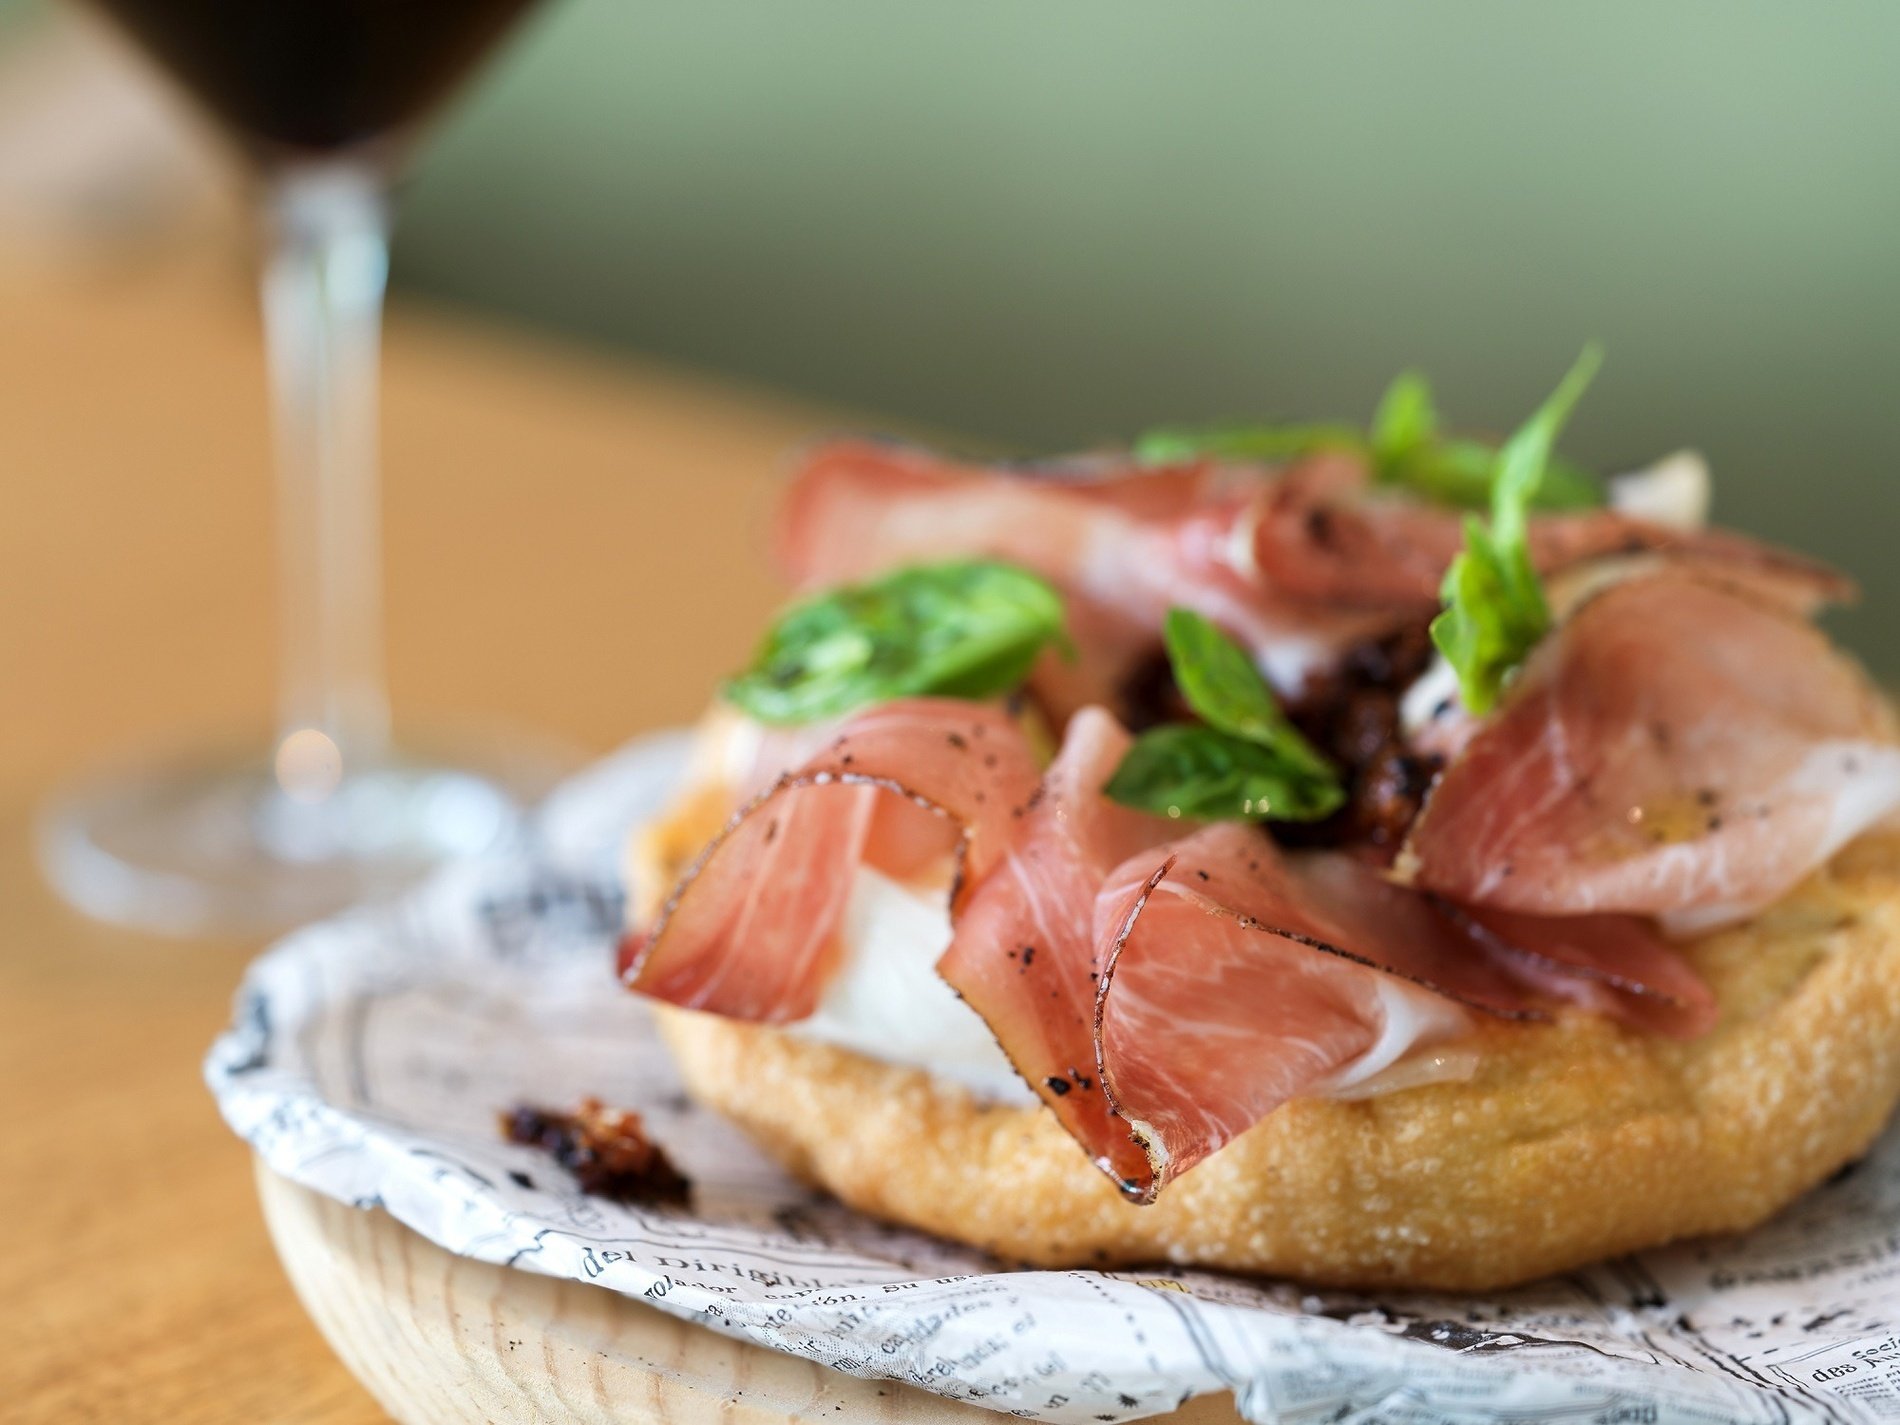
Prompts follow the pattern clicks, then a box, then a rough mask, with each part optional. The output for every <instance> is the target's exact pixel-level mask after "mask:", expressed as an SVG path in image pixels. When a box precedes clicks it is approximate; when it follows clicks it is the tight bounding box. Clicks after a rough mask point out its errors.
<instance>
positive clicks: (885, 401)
mask: <svg viewBox="0 0 1900 1425" xmlns="http://www.w3.org/2000/svg"><path fill="white" fill-rule="evenodd" d="M521 38H522V43H520V44H519V45H518V46H517V47H516V48H515V49H514V50H513V51H512V52H511V53H510V54H509V55H507V57H506V58H505V59H504V60H503V62H502V63H501V64H499V65H497V66H496V68H495V69H494V70H493V71H491V73H490V74H489V76H488V79H489V81H490V82H489V83H487V84H486V85H485V87H483V88H482V89H481V90H480V92H479V93H477V94H476V95H475V96H474V97H473V98H472V100H471V101H470V102H468V103H467V104H465V105H464V106H463V107H461V108H460V109H459V110H458V111H457V112H456V113H454V114H453V115H452V116H451V117H450V118H449V120H448V121H447V122H446V123H445V124H444V126H443V128H442V130H441V131H440V132H439V133H438V134H437V135H436V137H435V141H434V142H433V143H432V144H431V146H430V148H429V150H428V153H427V156H426V159H425V161H424V162H423V163H422V165H421V166H420V168H419V170H418V172H417V175H416V177H415V179H414V181H413V183H412V185H411V188H412V191H411V193H410V195H409V196H410V202H409V204H408V208H407V212H406V217H405V219H404V225H403V228H402V232H401V237H400V242H399V252H398V265H399V275H400V278H401V280H403V281H406V282H407V283H408V284H410V285H411V286H412V287H415V288H420V289H424V290H426V291H429V292H431V293H434V294H438V295H441V296H446V297H451V298H454V299H458V300H464V301H469V302H477V303H481V304H484V305H487V306H489V307H492V308H495V309H498V310H500V311H502V312H506V313H509V314H512V315H515V316H518V317H522V318H526V319H530V320H532V321H535V322H539V323H547V324H553V325H557V326H560V327H564V328H567V329H570V330H573V331H576V332H579V333H583V334H585V335H587V336H589V337H593V338H599V339H602V340H606V341H611V342H617V343H626V344H629V345H633V346H638V347H642V348H646V349H650V350H654V351H657V352H661V353H664V354H668V355H672V356H676V357H679V358H683V359H686V360H689V361H692V362H697V363H702V364H705V365H707V366H712V367H716V368H719V369H722V370H728V371H733V372H737V373H741V374H744V375H747V376H751V377H756V378H761V379H763V380H766V381H769V382H772V383H775V384H779V385H782V386H786V387H790V388H793V389H798V390H804V391H809V392H813V393H817V394H821V395H824V396H829V397H838V398H843V399H845V400H848V401H851V402H854V403H856V404H858V405H861V406H864V407H866V408H869V409H872V410H881V411H887V412H890V413H892V414H893V415H894V416H896V417H898V418H900V419H907V420H921V421H925V422H930V423H935V424H938V425H941V426H945V427H948V428H951V429H960V430H966V431H969V432H971V433H972V434H973V435H976V436H980V437H984V438H997V439H1002V440H1005V441H1008V442H1013V443H1018V444H1022V445H1026V446H1055V445H1064V444H1069V443H1074V442H1080V441H1089V440H1094V439H1097V438H1099V437H1103V436H1112V435H1116V434H1120V433H1124V432H1127V431H1130V430H1133V429H1135V428H1137V427H1139V426H1141V425H1142V424H1144V423H1146V422H1149V421H1152V420H1155V419H1158V418H1176V417H1198V416H1208V415H1216V414H1228V413H1236V412H1257V411H1260V412H1282V413H1310V414H1357V413H1360V412H1363V411H1365V410H1366V409H1367V407H1368V406H1369V405H1370V404H1371V402H1372V401H1373V399H1374V398H1375V396H1376V394H1377V392H1378V390H1379V388H1380V386H1381V385H1382V384H1383V382H1384V381H1385V379H1386V378H1387V377H1388V376H1389V375H1390V374H1391V373H1392V372H1394V371H1395V370H1396V369H1398V368H1399V367H1400V366H1402V365H1405V364H1408V363H1417V364H1420V365H1422V366H1424V367H1425V368H1426V369H1428V370H1429V371H1430V372H1431V373H1432V374H1433V375H1434V376H1435V377H1436V378H1437V380H1438V383H1439V387H1440V392H1441V396H1442V399H1443V401H1444V403H1445V404H1446V406H1447V407H1448V408H1449V409H1450V411H1451V413H1452V415H1453V416H1454V417H1455V418H1459V419H1462V420H1464V421H1467V422H1469V423H1471V424H1474V425H1479V426H1492V427H1497V426H1507V425H1509V424H1511V423H1512V422H1513V421H1514V420H1515V419H1516V417H1517V416H1519V415H1520V414H1522V413H1523V412H1524V411H1526V410H1527V409H1528V408H1529V407H1530V405H1531V404H1533V403H1534V401H1535V400H1536V399H1537V398H1538V397H1539V396H1540V395H1541V394H1542V393H1543V392H1544V391H1545V390H1546V389H1547V388H1548V387H1549V386H1550V385H1551V384H1552V383H1553V382H1554V380H1555V379H1556V377H1557V375H1558V374H1559V373H1560V372H1561V371H1562V369H1563V368H1564V366H1565V365H1566V364H1567V362H1568V361H1569V360H1570V358H1571V357H1572V356H1573V355H1574V354H1575V352H1576V350H1577V348H1578V346H1579V345H1580V343H1581V342H1582V341H1583V340H1584V338H1586V337H1588V336H1597V337H1600V338H1601V339H1602V340H1603V341H1604V342H1605V344H1606V346H1607V348H1608V351H1609V364H1608V366H1607V368H1606V370H1605V373H1604V375H1603V377H1602V379H1601V381H1600V383H1599V385H1598V387H1597V389H1596V391H1595V393H1594V394H1593V396H1592V397H1591V399H1590V401H1589V402H1588V403H1587V404H1586V406H1585V408H1584V411H1583V413H1582V415H1581V416H1580V418H1579V420H1578V422H1577V425H1576V428H1575V436H1574V439H1573V440H1572V441H1571V442H1570V443H1571V445H1572V447H1573V448H1574V450H1575V451H1576V452H1577V453H1578V454H1579V455H1581V456H1583V457H1585V458H1588V459H1591V460H1594V461H1598V462H1601V463H1603V464H1606V465H1610V466H1615V465H1618V464H1621V463H1631V462H1636V461H1640V460H1642V459H1644V458H1646V457H1648V456H1650V455H1653V454H1656V453H1659V452H1661V451H1663V450H1666V449H1669V448H1673V447H1675V446H1679V445H1684V444H1694V445H1697V446H1700V447H1701V448H1703V449H1704V450H1705V451H1706V452H1708V453H1709V455H1710V456H1711V457H1712V459H1713V462H1714V465H1715V468H1716V473H1717V479H1718V489H1719V497H1718V504H1719V511H1720V514H1721V516H1722V517H1723V518H1725V519H1726V520H1729V521H1731V522H1734V523H1737V524H1740V525H1743V526H1746V527H1750V528H1753V529H1756V530H1759V531H1762V532H1764V533H1767V534H1771V535H1773V536H1776V537H1778V538H1782V539H1786V540H1788V541H1790V542H1793V543H1796V544H1801V545H1804V546H1807V547H1810V548H1812V549H1814V550H1816V551H1818V552H1821V553H1824V554H1826V555H1829V556H1831V557H1833V558H1835V559H1837V560H1839V561H1841V562H1843V563H1845V564H1847V565H1849V566H1850V567H1851V568H1853V569H1854V570H1855V571H1856V572H1857V573H1859V574H1860V575H1861V576H1862V577H1863V578H1864V580H1865V582H1866V585H1867V589H1868V596H1869V597H1868V599H1867V602H1866V604H1865V605H1864V606H1863V607H1862V609H1861V610H1859V611H1857V612H1855V613H1853V614H1851V615H1848V616H1847V617H1846V618H1845V619H1844V620H1843V622H1842V627H1843V628H1844V629H1845V630H1847V631H1848V632H1849V633H1850V634H1851V636H1852V637H1853V638H1854V639H1855V640H1856V641H1857V642H1858V643H1860V644H1861V645H1862V646H1863V647H1865V648H1866V649H1868V650H1869V652H1870V653H1871V654H1872V655H1873V656H1874V657H1875V659H1876V661H1877V662H1878V663H1879V664H1880V665H1881V666H1882V668H1883V669H1884V670H1885V671H1887V672H1889V673H1893V674H1900V621H1896V620H1895V619H1894V618H1893V617H1892V615H1893V614H1896V613H1900V557H1896V555H1895V553H1894V551H1893V549H1892V543H1893V536H1894V532H1895V530H1896V529H1900V482H1897V481H1896V480H1895V478H1894V475H1893V467H1894V465H1895V463H1896V457H1897V456H1900V436H1897V435H1896V428H1897V427H1900V404H1897V403H1896V400H1895V392H1896V388H1897V386H1900V82H1896V75H1897V74H1900V5H1895V4H1893V3H1891V0H1867V3H1850V2H1849V0H1828V3H1798V0H1787V3H1780V4H1764V3H1749V0H1719V2H1718V0H1707V3H1704V2H1703V0H1592V3H1588V4H1585V3H1561V4H1559V3H1542V0H1537V3H1532V2H1531V0H1409V3H1371V2H1370V0H1333V2H1332V3H1318V0H1250V3H1216V0H957V3H921V2H920V0H880V3H871V0H790V3H783V0H782V2H781V3H776V4H774V3H767V2H766V0H747V3H738V0H691V2H690V3H689V0H554V3H552V4H551V5H550V6H549V8H548V9H547V10H546V12H545V13H543V14H541V15H540V16H538V17H537V18H536V19H535V20H534V22H533V23H532V24H531V25H530V26H529V28H528V29H527V30H526V31H524V33H523V35H522V37H521Z"/></svg>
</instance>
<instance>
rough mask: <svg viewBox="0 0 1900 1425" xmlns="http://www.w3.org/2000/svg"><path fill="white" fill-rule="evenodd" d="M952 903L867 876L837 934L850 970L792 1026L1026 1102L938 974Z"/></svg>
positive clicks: (938, 891)
mask: <svg viewBox="0 0 1900 1425" xmlns="http://www.w3.org/2000/svg"><path fill="white" fill-rule="evenodd" d="M932 879H933V880H934V879H936V878H932ZM944 897H945V888H944V886H942V885H941V884H939V885H935V886H911V885H905V884H902V883H900V882H898V881H894V880H892V879H891V878H890V877H888V876H885V875H881V874H880V873H878V872H877V871H873V870H871V869H870V868H869V867H862V868H860V869H859V871H858V873H857V880H856V882H855V883H854V884H853V885H852V888H851V898H850V900H849V901H848V902H846V905H845V913H844V923H843V924H842V925H841V926H840V927H839V932H838V933H839V937H840V939H841V941H842V943H843V950H844V957H843V963H842V964H841V965H839V967H838V973H837V975H836V977H835V978H834V979H833V980H832V982H831V986H830V988H829V989H827V990H826V991H825V997H824V999H823V1000H821V1001H820V1002H819V1005H818V1012H817V1013H816V1014H813V1015H812V1016H811V1017H810V1018H809V1019H804V1020H801V1021H799V1022H798V1023H796V1024H792V1025H789V1026H787V1027H788V1028H789V1029H790V1031H791V1032H792V1033H794V1034H801V1035H804V1036H805V1037H807V1038H810V1039H822V1040H824V1041H825V1042H826V1043H829V1044H836V1045H838V1046H839V1047H840V1048H844V1049H851V1050H854V1051H856V1052H857V1053H860V1054H864V1055H868V1056H869V1057H870V1058H873V1059H882V1060H883V1061H884V1062H886V1063H890V1064H904V1065H907V1066H909V1067H912V1068H919V1069H928V1070H929V1071H930V1072H931V1073H933V1074H938V1075H941V1076H942V1077H944V1078H947V1079H954V1080H955V1081H956V1082H957V1083H960V1084H962V1085H963V1086H964V1087H966V1088H969V1089H972V1090H974V1091H975V1092H977V1093H978V1094H980V1095H982V1096H983V1097H985V1098H991V1099H997V1100H1000V1101H1002V1102H1006V1103H1028V1102H1030V1101H1032V1100H1033V1099H1034V1097H1035V1095H1034V1094H1032V1093H1031V1092H1030V1090H1029V1086H1028V1085H1027V1084H1025V1083H1024V1082H1023V1081H1022V1079H1021V1078H1020V1077H1018V1075H1017V1073H1016V1071H1015V1070H1014V1069H1013V1068H1011V1067H1010V1063H1009V1059H1008V1058H1007V1057H1006V1056H1005V1055H1004V1053H1003V1051H1002V1049H1001V1048H999V1047H998V1046H997V1043H996V1039H995V1037H994V1036H993V1035H992V1034H991V1033H990V1029H989V1026H988V1025H987V1024H985V1023H984V1022H983V1018H982V1016H981V1015H979V1014H978V1013H977V1012H976V1011H975V1010H973V1009H971V1008H970V1007H969V1006H968V1005H967V1004H965V1003H964V1002H963V1001H962V1000H961V999H959V998H958V997H957V993H956V991H955V990H953V989H951V988H950V986H949V985H947V984H945V983H944V981H943V979H942V977H941V976H939V975H938V974H937V959H938V957H939V956H940V955H942V954H943V952H944V950H945V949H947V948H948V947H949V944H950V915H949V911H948V909H947V908H946V906H945V900H944Z"/></svg>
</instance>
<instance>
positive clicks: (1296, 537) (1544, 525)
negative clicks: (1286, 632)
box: [1252, 456, 1854, 616]
mask: <svg viewBox="0 0 1900 1425" xmlns="http://www.w3.org/2000/svg"><path fill="white" fill-rule="evenodd" d="M1252 540H1253V550H1254V559H1255V562H1256V564H1257V566H1258V568H1259V570H1260V573H1261V575H1262V576H1263V577H1264V578H1265V580H1266V581H1267V583H1268V584H1269V585H1271V586H1272V587H1273V588H1275V589H1277V590H1279V591H1280V592H1281V593H1282V594H1284V595H1287V596H1291V597H1294V598H1299V599H1309V600H1313V601H1315V602H1318V603H1322V604H1327V605H1337V606H1344V607H1367V608H1389V609H1406V610H1410V611H1412V612H1414V613H1417V614H1420V615H1424V616H1429V615H1430V614H1432V613H1433V612H1435V611H1436V610H1437V608H1438V597H1439V586H1440V584H1441V583H1442V582H1443V581H1444V577H1445V571H1446V569H1448V568H1449V567H1450V566H1451V562H1452V560H1453V559H1454V558H1455V557H1456V556H1457V554H1458V551H1459V550H1460V549H1462V548H1463V547H1464V516H1463V514H1462V513H1460V512H1459V511H1457V510H1454V509H1449V508H1447V507H1445V506H1442V505H1432V504H1426V503H1423V502H1421V501H1419V500H1416V499H1413V498H1410V497H1409V496H1407V495H1405V494H1404V493H1403V492H1399V491H1393V490H1377V489H1374V488H1372V486H1371V484H1370V481H1369V477H1368V475H1367V472H1366V469H1365V467H1364V465H1363V464H1361V463H1359V462H1358V461H1356V460H1353V459H1350V458H1342V457H1337V456H1335V457H1330V458H1322V459H1316V460H1311V461H1308V462H1306V463H1304V464H1302V465H1299V466H1295V467H1293V468H1292V469H1290V470H1288V471H1287V472H1286V473H1285V474H1284V475H1283V476H1281V477H1280V479H1279V480H1278V481H1277V482H1276V483H1275V484H1274V486H1273V487H1272V489H1271V490H1270V491H1269V492H1268V493H1267V494H1266V495H1264V496H1263V497H1262V501H1261V506H1260V509H1259V512H1258V514H1257V517H1256V520H1255V523H1254V525H1253V531H1252ZM1530 545H1531V558H1532V562H1533V563H1535V564H1536V566H1537V568H1538V571H1539V572H1540V573H1544V574H1551V573H1555V572H1557V571H1558V570H1562V569H1569V568H1572V567H1575V566H1577V565H1581V564H1586V563H1589V562H1591V561H1594V560H1598V559H1603V558H1607V557H1609V556H1613V555H1614V556H1629V555H1638V554H1650V555H1659V556H1664V557H1667V558H1669V559H1671V560H1678V561H1681V562H1683V563H1686V564H1689V565H1692V566H1696V567H1702V568H1706V569H1711V570H1730V571H1733V572H1734V573H1735V575H1736V577H1737V578H1745V579H1747V580H1748V581H1749V582H1750V583H1751V584H1753V585H1756V586H1757V587H1760V588H1762V589H1763V590H1764V591H1768V592H1773V593H1774V594H1775V595H1777V596H1778V597H1779V598H1781V599H1782V600H1783V601H1785V602H1787V603H1789V604H1790V605H1791V606H1793V607H1796V608H1799V609H1802V610H1803V611H1812V610H1813V609H1814V608H1815V607H1817V606H1819V605H1820V604H1822V603H1825V602H1829V601H1842V600H1846V599H1848V598H1851V597H1852V595H1853V592H1854V586H1853V583H1852V581H1851V580H1849V579H1847V578H1846V577H1845V576H1844V575H1842V574H1839V573H1837V572H1836V571H1834V570H1832V569H1829V568H1827V567H1826V566H1824V565H1821V564H1818V563H1815V562H1814V561H1812V560H1809V559H1805V558H1803V557H1801V556H1800V555H1797V554H1792V553H1789V552H1788V551H1786V550H1781V549H1775V548H1773V547H1772V546H1769V545H1765V544H1761V543H1759V542H1757V541H1755V540H1752V539H1748V538H1746V537H1745V536H1742V535H1739V534H1733V533H1731V532H1729V531H1727V530H1719V529H1703V530H1685V529H1682V528H1678V527H1675V526H1672V525H1667V524H1662V523H1657V522H1653V521H1650V520H1643V519H1637V518H1634V517H1633V516H1631V515H1628V514H1624V513H1621V512H1619V511H1617V510H1614V509H1609V508H1603V509H1591V510H1575V511H1562V512H1552V513H1546V514H1539V515H1534V516H1532V518H1531V521H1530Z"/></svg>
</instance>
